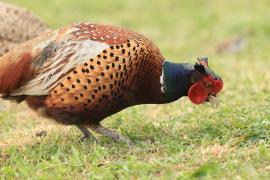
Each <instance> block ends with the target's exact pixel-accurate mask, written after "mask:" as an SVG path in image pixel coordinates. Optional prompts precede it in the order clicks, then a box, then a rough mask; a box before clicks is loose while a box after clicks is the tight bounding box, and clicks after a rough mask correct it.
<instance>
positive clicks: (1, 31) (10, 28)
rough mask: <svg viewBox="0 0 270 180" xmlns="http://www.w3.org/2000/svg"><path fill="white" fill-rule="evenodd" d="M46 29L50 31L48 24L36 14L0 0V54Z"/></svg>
mask: <svg viewBox="0 0 270 180" xmlns="http://www.w3.org/2000/svg"><path fill="white" fill-rule="evenodd" d="M45 31H48V28H47V26H46V25H45V24H44V23H42V22H41V21H40V19H39V18H38V17H36V16H35V15H34V14H32V13H30V12H29V11H27V10H25V9H23V8H20V7H17V6H15V5H11V4H7V3H3V2H0V56H2V55H3V54H4V53H7V52H8V51H9V50H10V49H12V48H14V47H15V46H17V45H18V44H20V43H22V42H25V41H27V40H30V39H32V38H34V37H36V36H37V35H39V34H41V33H43V32H45Z"/></svg>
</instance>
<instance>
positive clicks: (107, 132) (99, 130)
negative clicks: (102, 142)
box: [90, 124, 132, 146]
mask: <svg viewBox="0 0 270 180" xmlns="http://www.w3.org/2000/svg"><path fill="white" fill-rule="evenodd" d="M90 128H91V129H92V130H93V131H95V132H97V133H99V134H102V135H104V136H106V137H109V138H112V139H113V140H115V141H117V142H119V141H122V142H125V143H126V144H127V145H128V146H132V142H131V140H130V139H129V138H126V137H123V136H121V135H120V134H118V133H117V132H114V131H112V130H110V129H108V128H105V127H103V126H101V125H100V124H97V125H93V126H91V127H90Z"/></svg>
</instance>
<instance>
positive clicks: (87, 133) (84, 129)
mask: <svg viewBox="0 0 270 180" xmlns="http://www.w3.org/2000/svg"><path fill="white" fill-rule="evenodd" d="M77 128H78V129H79V130H80V131H81V132H82V133H83V137H82V138H81V139H80V142H85V141H86V140H87V139H93V140H94V142H96V143H98V140H97V139H96V138H95V136H94V135H93V134H92V133H91V132H90V131H89V130H88V129H87V127H85V126H83V125H77Z"/></svg>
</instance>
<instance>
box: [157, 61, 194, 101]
mask: <svg viewBox="0 0 270 180" xmlns="http://www.w3.org/2000/svg"><path fill="white" fill-rule="evenodd" d="M192 70H193V65H192V64H187V63H184V64H176V63H171V62H168V61H164V63H163V68H162V75H161V77H160V82H161V85H162V86H161V91H162V92H163V93H164V95H165V98H166V101H168V102H172V101H175V100H177V99H179V98H181V97H182V96H187V94H188V90H189V88H190V86H191V80H190V79H191V78H190V75H191V72H192Z"/></svg>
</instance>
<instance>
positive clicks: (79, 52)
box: [0, 23, 223, 142]
mask: <svg viewBox="0 0 270 180" xmlns="http://www.w3.org/2000/svg"><path fill="white" fill-rule="evenodd" d="M0 66H1V67H0V93H2V95H3V98H5V99H9V100H15V101H17V102H21V101H23V100H25V101H26V102H27V103H28V105H29V106H30V107H31V108H33V109H34V110H37V111H39V112H42V114H43V115H44V116H46V117H49V118H52V119H54V120H56V121H57V122H60V123H63V124H66V125H76V126H77V127H78V128H79V129H80V130H81V131H82V133H83V134H84V137H83V138H87V137H90V136H91V137H93V136H92V134H91V133H90V131H89V130H88V128H90V129H91V130H93V131H96V132H98V133H101V134H103V135H105V136H108V137H112V138H113V139H114V140H116V141H119V140H125V141H127V142H130V141H129V140H128V139H125V138H124V137H122V136H121V135H119V134H117V133H116V132H113V131H111V130H109V129H107V128H105V127H103V126H101V124H100V122H101V121H102V120H103V119H104V118H106V117H108V116H110V115H112V114H114V113H117V112H119V111H120V110H122V109H124V108H127V107H130V106H133V105H138V104H163V103H169V102H172V101H175V100H177V99H179V98H180V97H182V96H188V97H189V99H190V100H191V101H192V102H193V103H194V104H201V103H203V102H205V101H208V100H209V98H211V97H212V96H216V94H217V93H218V92H219V91H220V90H221V89H222V86H223V82H222V80H221V78H220V77H219V76H217V75H216V74H215V73H214V72H213V71H212V70H211V69H210V68H209V67H208V61H207V58H199V62H198V63H196V64H195V65H192V64H188V63H182V64H176V63H172V62H169V61H167V60H165V58H164V57H163V56H162V54H161V53H160V50H159V49H158V47H157V46H156V45H155V44H154V43H153V42H152V41H150V40H149V39H147V38H145V37H144V36H142V35H141V34H138V33H136V32H133V31H130V30H127V29H124V28H119V27H113V26H107V25H98V24H90V23H81V24H75V25H71V26H67V27H64V28H61V29H59V30H56V31H52V32H48V33H44V34H42V35H41V36H39V37H37V38H35V39H33V40H30V41H28V42H26V43H23V44H22V45H20V46H18V47H16V48H15V49H13V50H12V51H10V52H9V53H8V54H6V55H4V56H2V58H1V59H0ZM93 138H94V137H93Z"/></svg>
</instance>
